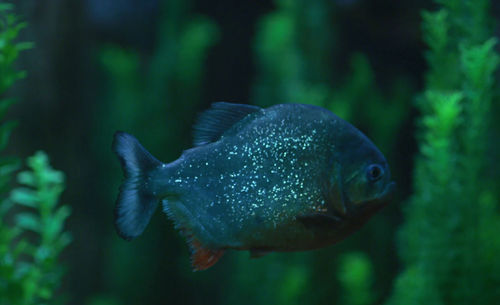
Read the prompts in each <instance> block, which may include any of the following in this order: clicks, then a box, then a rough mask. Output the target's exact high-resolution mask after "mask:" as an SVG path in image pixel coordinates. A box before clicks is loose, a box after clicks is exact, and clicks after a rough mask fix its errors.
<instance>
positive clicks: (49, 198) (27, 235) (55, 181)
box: [0, 151, 71, 304]
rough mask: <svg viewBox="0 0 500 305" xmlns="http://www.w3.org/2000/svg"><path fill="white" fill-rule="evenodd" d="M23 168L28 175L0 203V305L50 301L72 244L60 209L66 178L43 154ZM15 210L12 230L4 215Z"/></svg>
mask: <svg viewBox="0 0 500 305" xmlns="http://www.w3.org/2000/svg"><path fill="white" fill-rule="evenodd" d="M27 163H28V167H29V170H27V171H22V172H20V173H19V174H18V176H17V180H18V182H19V184H21V185H22V186H20V187H18V188H15V189H14V190H12V192H11V194H10V197H9V198H8V199H4V201H3V202H2V203H1V210H2V214H3V215H0V217H1V218H2V225H1V226H0V236H2V239H1V242H0V258H1V263H0V296H1V297H0V304H46V303H47V302H49V301H50V302H52V300H53V298H54V293H55V291H56V289H57V288H58V287H59V285H60V282H61V277H62V273H63V269H62V267H61V265H60V263H59V261H58V257H59V255H60V253H61V252H62V250H63V249H64V248H65V247H66V246H67V245H68V244H69V243H70V241H71V237H70V235H69V233H68V232H65V231H64V222H65V221H66V219H67V218H68V216H69V215H70V208H69V207H68V206H66V205H62V206H58V200H59V196H60V194H61V192H62V191H63V189H64V175H63V174H62V173H61V172H59V171H56V170H54V169H52V168H51V167H50V165H49V161H48V158H47V155H45V153H43V152H41V151H39V152H37V153H36V154H35V155H33V156H32V157H30V158H28V160H27ZM15 205H17V206H18V207H20V206H22V207H24V208H22V209H20V210H19V209H18V210H17V212H15V213H14V224H15V225H13V226H7V225H6V220H5V213H6V212H7V211H9V210H11V209H12V208H13V207H14V206H15ZM33 234H34V235H33Z"/></svg>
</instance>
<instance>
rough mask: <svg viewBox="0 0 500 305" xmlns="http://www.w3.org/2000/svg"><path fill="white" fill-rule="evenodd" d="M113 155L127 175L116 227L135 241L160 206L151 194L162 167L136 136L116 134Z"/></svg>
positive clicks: (117, 210) (121, 191)
mask: <svg viewBox="0 0 500 305" xmlns="http://www.w3.org/2000/svg"><path fill="white" fill-rule="evenodd" d="M113 151H114V152H115V153H116V154H117V155H118V158H119V159H120V162H121V164H122V168H123V171H124V174H125V180H124V181H123V184H122V185H121V187H120V193H119V194H118V199H117V201H116V208H115V227H116V230H117V232H118V235H120V236H121V237H122V238H124V239H126V240H131V239H133V238H135V237H137V236H139V235H141V233H142V232H143V231H144V229H145V228H146V226H147V225H148V223H149V220H150V219H151V216H152V215H153V212H154V211H155V209H156V206H157V205H158V201H159V199H158V198H157V197H156V196H155V195H154V194H153V192H152V191H151V185H150V181H148V180H149V178H150V173H151V171H152V170H153V169H155V168H157V167H158V166H161V164H162V163H161V162H160V161H158V160H157V159H155V158H154V157H153V156H152V155H151V154H150V153H149V152H148V151H147V150H146V149H145V148H144V147H143V146H142V145H141V144H140V143H139V141H138V140H137V139H136V138H135V137H134V136H132V135H130V134H128V133H125V132H117V133H115V136H114V139H113Z"/></svg>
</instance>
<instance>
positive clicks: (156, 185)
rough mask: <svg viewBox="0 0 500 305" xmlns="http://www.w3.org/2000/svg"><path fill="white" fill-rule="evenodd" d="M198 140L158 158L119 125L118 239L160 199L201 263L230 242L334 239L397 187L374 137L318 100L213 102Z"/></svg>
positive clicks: (299, 246) (252, 245) (134, 230)
mask: <svg viewBox="0 0 500 305" xmlns="http://www.w3.org/2000/svg"><path fill="white" fill-rule="evenodd" d="M194 142H195V147H193V148H191V149H188V150H186V151H184V152H183V154H182V155H181V156H180V158H179V159H177V160H176V161H174V162H172V163H169V164H164V163H161V162H159V161H157V160H156V159H154V158H153V157H152V156H151V155H150V154H149V153H147V151H146V150H145V149H144V148H142V146H140V144H139V143H138V141H137V140H135V138H133V137H132V136H130V135H128V134H125V133H117V135H116V136H115V142H114V150H115V152H117V154H118V156H119V157H120V159H121V160H122V165H123V167H124V169H125V173H126V180H125V182H124V186H122V189H121V193H120V195H119V199H118V203H117V209H116V226H117V229H118V232H119V234H120V235H121V236H122V237H124V238H126V239H131V238H134V237H136V236H137V235H139V234H141V233H142V231H143V230H144V228H145V226H146V225H147V223H148V222H149V218H150V217H151V214H152V213H153V211H154V209H155V207H156V205H157V203H158V202H162V205H163V210H164V211H165V212H166V213H167V215H168V216H169V218H171V219H172V220H173V221H174V223H175V225H176V227H177V228H178V229H179V230H180V231H181V232H182V233H183V234H184V235H185V236H186V237H187V239H188V242H189V243H190V244H191V247H192V250H193V265H194V268H195V269H198V270H201V269H206V268H208V267H210V266H211V265H213V264H214V263H215V262H216V261H217V259H218V258H219V257H220V256H221V255H222V253H223V251H224V250H226V249H237V250H250V251H251V252H252V254H253V256H259V255H261V253H266V252H270V251H299V250H309V249H315V248H320V247H323V246H326V245H329V244H333V243H335V242H338V241H340V240H341V239H343V238H345V237H346V236H348V235H349V234H350V233H351V232H353V231H354V230H356V229H357V228H359V227H360V226H361V225H362V224H363V223H364V222H366V220H368V218H369V217H370V216H371V215H372V214H373V213H374V212H376V211H377V210H378V209H380V208H381V207H382V206H383V205H384V203H385V202H386V197H387V195H389V193H390V192H391V191H392V188H393V187H394V183H392V182H391V181H390V173H389V169H388V166H387V162H386V160H385V158H384V156H383V155H382V154H381V153H380V152H379V150H378V149H377V148H376V147H375V145H373V143H372V142H371V141H370V140H369V139H368V138H366V137H365V136H364V135H363V134H362V133H361V132H360V131H358V130H357V129H356V128H354V127H353V126H352V125H350V124H349V123H347V122H346V121H344V120H342V119H340V118H339V117H337V116H336V115H334V114H333V113H331V112H330V111H328V110H326V109H323V108H321V107H315V106H310V105H299V104H283V105H276V106H273V107H270V108H266V109H263V108H259V107H256V106H248V105H238V104H230V103H216V104H213V106H212V108H211V109H210V110H207V111H206V112H205V113H203V114H202V115H201V117H200V120H199V122H198V124H197V125H196V126H195V141H194ZM131 166H132V167H135V169H131ZM374 176H376V177H374Z"/></svg>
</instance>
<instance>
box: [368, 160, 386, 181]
mask: <svg viewBox="0 0 500 305" xmlns="http://www.w3.org/2000/svg"><path fill="white" fill-rule="evenodd" d="M383 175H384V169H383V168H382V167H381V166H380V165H378V164H371V165H368V167H367V169H366V176H367V177H368V180H370V181H377V180H379V179H380V178H382V176H383Z"/></svg>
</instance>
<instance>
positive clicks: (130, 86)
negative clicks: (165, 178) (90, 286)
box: [86, 0, 219, 304]
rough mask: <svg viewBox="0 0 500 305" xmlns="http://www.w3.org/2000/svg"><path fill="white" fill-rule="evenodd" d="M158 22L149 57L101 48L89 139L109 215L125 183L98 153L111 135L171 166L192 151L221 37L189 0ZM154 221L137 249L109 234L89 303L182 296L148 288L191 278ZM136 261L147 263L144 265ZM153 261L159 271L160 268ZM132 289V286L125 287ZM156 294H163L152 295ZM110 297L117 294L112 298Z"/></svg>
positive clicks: (173, 240)
mask: <svg viewBox="0 0 500 305" xmlns="http://www.w3.org/2000/svg"><path fill="white" fill-rule="evenodd" d="M159 21H160V22H159V24H158V28H157V36H156V37H157V38H156V46H155V49H154V52H153V53H152V54H148V55H146V56H145V55H144V54H141V52H139V51H138V50H133V49H124V48H122V47H119V46H116V45H105V46H103V47H102V48H101V49H100V50H99V54H98V58H99V63H100V65H101V67H102V70H103V72H104V84H105V85H104V86H103V92H104V94H103V96H104V98H103V99H102V100H101V101H100V103H99V104H98V105H97V108H96V109H94V112H95V113H99V114H101V116H96V117H95V121H94V122H92V123H93V128H94V131H93V133H95V134H97V135H98V137H97V138H96V143H97V145H96V147H97V148H98V151H96V152H95V154H96V155H99V156H100V158H99V161H98V162H99V166H100V168H101V169H102V170H101V173H102V176H103V178H104V179H105V180H106V181H113V183H114V185H112V186H107V187H106V188H105V190H103V193H104V195H105V197H106V202H108V203H109V206H108V208H109V210H111V209H112V205H113V204H114V201H115V199H116V195H117V190H118V186H119V182H120V179H121V178H122V177H121V171H120V170H119V168H118V162H116V157H115V155H114V154H112V153H111V150H110V149H108V150H106V149H105V150H103V149H102V148H103V147H104V148H108V147H110V139H112V136H113V133H114V132H115V131H116V130H123V131H128V132H130V133H133V134H134V135H135V136H136V137H137V138H139V139H140V140H141V143H143V144H144V145H145V147H147V149H148V150H150V151H151V152H152V153H153V154H154V155H155V156H156V157H158V158H159V159H160V160H162V161H165V162H170V161H173V160H175V159H176V158H177V157H178V156H179V155H180V153H181V152H182V150H183V149H186V148H187V147H190V146H191V128H192V127H191V126H192V124H193V122H194V120H195V116H196V114H197V113H198V112H199V108H200V107H201V106H200V105H201V92H202V89H203V88H202V84H203V79H204V70H205V61H206V57H207V54H208V51H209V49H210V48H211V47H212V46H213V45H214V44H215V43H216V42H217V41H218V39H219V31H218V29H217V27H216V25H215V24H214V23H213V22H212V21H210V20H209V19H208V18H206V17H204V16H202V15H195V14H193V13H192V12H191V3H190V1H184V0H174V1H162V9H161V17H160V19H159ZM159 210H160V209H159ZM157 216H158V218H161V221H159V222H155V220H154V218H153V221H152V223H151V224H150V225H149V226H148V229H147V234H144V236H143V237H141V238H140V239H138V240H137V241H135V242H134V244H129V243H125V242H124V241H123V240H121V239H119V238H118V237H117V236H116V234H114V232H112V234H109V235H108V236H109V237H112V239H110V240H109V241H108V243H107V244H108V245H109V246H108V248H107V251H106V252H105V253H104V255H105V256H106V261H107V262H109V263H108V264H106V265H105V266H104V271H103V272H104V274H105V279H104V289H103V290H104V291H102V292H101V291H99V292H97V295H95V296H91V297H90V298H89V300H88V301H86V303H87V304H122V303H125V302H126V300H129V302H132V303H137V304H147V303H153V302H154V300H157V299H158V298H161V297H165V298H167V297H168V296H169V295H173V294H177V295H180V293H179V291H178V289H177V288H176V287H177V286H175V285H173V286H169V287H164V285H162V284H161V281H159V280H158V281H157V282H158V285H157V286H154V285H151V284H150V282H151V281H154V278H155V276H160V274H159V273H158V272H157V271H158V270H160V269H162V268H164V269H163V270H164V272H168V273H170V276H171V277H174V278H178V279H180V278H183V277H184V279H183V280H179V281H178V285H181V283H183V282H184V281H188V280H190V279H189V277H190V276H191V275H190V274H188V275H186V273H187V272H190V263H189V251H188V247H187V246H186V243H185V241H184V240H183V238H181V237H180V236H179V234H178V233H177V232H175V231H174V229H173V228H172V224H171V223H170V222H169V221H168V220H167V219H166V217H165V215H164V214H163V213H161V215H160V213H157ZM109 224H110V225H109V226H108V227H107V229H108V230H109V231H110V232H111V230H113V227H112V225H111V222H110V223H109ZM165 232H168V233H169V234H168V233H167V234H165ZM165 236H166V237H165ZM161 238H164V239H165V242H166V243H167V244H168V245H169V246H168V249H169V250H168V251H165V252H164V251H158V247H157V241H158V240H159V239H161ZM162 249H164V248H162ZM124 253H126V255H124ZM137 257H148V260H146V261H143V260H138V259H137ZM158 261H162V262H163V263H164V265H161V266H159V265H157V262H158ZM124 266H127V268H124ZM166 268H168V269H166ZM145 270H148V271H147V272H145ZM131 274H137V275H138V277H135V276H130V275H131ZM194 281H196V279H194ZM207 283H209V282H208V281H207ZM212 285H216V283H213V282H212ZM131 286H134V287H135V288H134V289H130V287H131ZM186 287H187V286H186ZM159 289H161V291H162V293H161V294H157V293H156V292H157V291H158V290H159ZM108 291H120V293H119V294H118V295H109V294H108V293H107V292H108ZM145 291H146V292H147V291H150V293H146V294H148V295H149V299H144V298H143V297H142V296H143V295H144V294H145V293H144V292H145ZM100 293H102V295H101V294H100ZM171 301H172V302H174V303H175V302H181V301H180V300H177V301H176V300H175V299H171ZM184 301H185V300H184ZM184 301H182V302H184Z"/></svg>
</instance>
